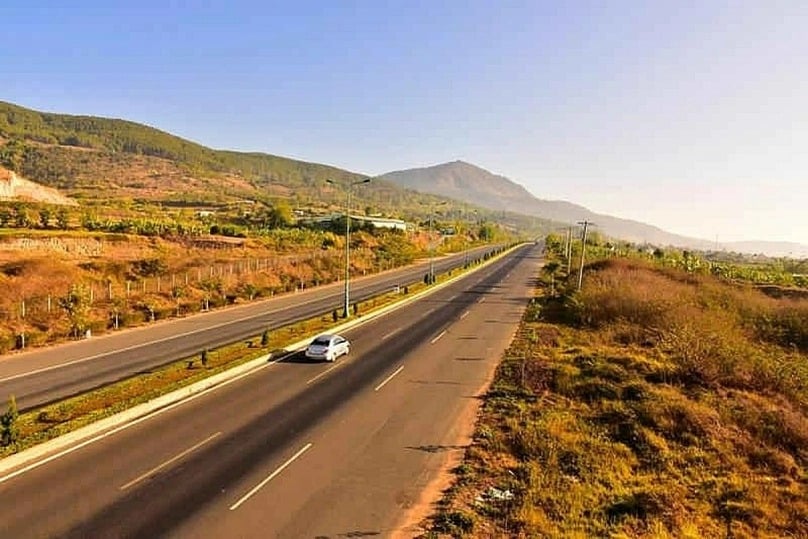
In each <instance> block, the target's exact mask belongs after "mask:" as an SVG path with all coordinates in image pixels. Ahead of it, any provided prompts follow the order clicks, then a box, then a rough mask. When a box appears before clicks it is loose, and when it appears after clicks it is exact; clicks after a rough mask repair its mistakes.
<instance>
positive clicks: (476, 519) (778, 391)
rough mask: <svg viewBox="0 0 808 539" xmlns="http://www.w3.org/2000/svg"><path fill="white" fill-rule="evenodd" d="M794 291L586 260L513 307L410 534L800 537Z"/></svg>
mask: <svg viewBox="0 0 808 539" xmlns="http://www.w3.org/2000/svg"><path fill="white" fill-rule="evenodd" d="M806 305H808V303H806V302H805V301H802V302H800V301H797V300H793V299H781V300H778V299H773V298H771V297H767V296H763V295H762V294H760V293H759V292H757V291H755V290H753V289H752V288H747V287H742V286H735V285H728V284H725V283H721V282H718V281H717V280H714V279H712V278H709V277H703V276H695V277H694V276H692V275H687V274H684V273H677V272H675V271H671V270H664V271H661V270H656V269H654V268H652V267H650V266H645V265H643V264H642V263H636V262H625V261H609V262H606V263H599V264H596V265H594V266H592V267H591V268H590V272H589V273H588V274H587V278H586V280H585V284H584V287H583V289H582V290H581V292H580V293H575V294H569V295H567V296H561V297H543V298H541V301H540V302H539V304H537V305H535V306H532V307H530V308H529V310H528V313H527V314H526V316H525V319H524V321H523V323H522V326H521V328H520V331H519V333H518V334H517V337H516V338H515V340H514V341H513V343H512V344H511V347H510V349H509V351H508V352H507V354H506V358H505V359H504V360H503V362H502V364H501V365H500V367H499V370H498V373H497V377H496V379H495V381H494V383H493V385H492V387H491V389H490V391H489V393H488V395H487V396H486V399H485V404H484V407H483V412H482V414H481V417H480V419H479V423H478V426H477V431H476V436H475V442H474V444H473V445H472V447H471V448H470V449H469V450H468V451H467V455H466V459H465V461H464V463H463V465H462V466H460V467H459V468H458V469H457V470H456V473H457V481H456V482H455V484H454V486H453V487H452V488H451V489H450V490H449V491H448V492H447V493H446V496H445V498H444V499H443V500H442V502H441V504H440V507H439V512H438V514H437V515H436V516H435V517H434V518H433V519H432V521H431V524H430V529H431V531H430V532H428V533H427V534H426V535H427V536H428V537H439V536H456V537H463V536H473V537H607V536H609V537H694V538H695V537H808V354H806V350H805V348H804V345H803V344H801V341H800V340H799V339H800V338H801V337H800V336H804V335H805V331H806V330H807V328H808V317H806V316H804V315H803V313H805V311H804V309H806ZM491 487H495V488H497V489H500V490H507V491H508V492H509V493H510V494H511V495H512V498H511V499H505V500H498V499H497V498H496V497H495V496H492V495H491V493H492V492H495V491H492V490H491ZM446 515H450V516H451V518H447V517H446Z"/></svg>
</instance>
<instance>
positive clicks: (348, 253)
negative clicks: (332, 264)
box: [326, 178, 370, 318]
mask: <svg viewBox="0 0 808 539" xmlns="http://www.w3.org/2000/svg"><path fill="white" fill-rule="evenodd" d="M326 182H327V183H330V184H332V185H338V184H337V182H335V181H334V180H330V179H329V180H326ZM363 183H370V178H365V179H364V180H358V181H355V182H350V183H348V184H347V185H346V188H347V191H348V198H347V202H346V206H345V298H344V302H345V304H344V305H343V311H342V317H343V318H348V317H349V316H350V313H351V310H350V307H351V284H350V281H351V260H350V256H351V193H352V192H353V188H354V186H356V185H361V184H363Z"/></svg>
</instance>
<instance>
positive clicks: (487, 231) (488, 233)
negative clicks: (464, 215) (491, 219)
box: [477, 223, 496, 241]
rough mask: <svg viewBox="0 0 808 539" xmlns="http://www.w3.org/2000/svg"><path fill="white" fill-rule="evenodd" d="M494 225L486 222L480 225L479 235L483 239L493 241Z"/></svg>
mask: <svg viewBox="0 0 808 539" xmlns="http://www.w3.org/2000/svg"><path fill="white" fill-rule="evenodd" d="M495 232H496V231H495V230H494V225H492V224H491V223H485V224H484V225H482V226H481V227H480V230H479V232H477V236H478V237H479V238H480V239H481V240H483V241H492V240H493V239H494V234H495Z"/></svg>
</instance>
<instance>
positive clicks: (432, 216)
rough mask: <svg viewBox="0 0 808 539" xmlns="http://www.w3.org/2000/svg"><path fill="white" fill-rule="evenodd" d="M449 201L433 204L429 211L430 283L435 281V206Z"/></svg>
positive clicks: (443, 204)
mask: <svg viewBox="0 0 808 539" xmlns="http://www.w3.org/2000/svg"><path fill="white" fill-rule="evenodd" d="M446 204H447V202H446V201H445V200H444V201H443V202H441V203H439V204H437V205H433V206H432V208H431V211H430V213H429V284H430V285H431V284H434V283H435V246H434V245H433V243H432V227H433V224H434V220H435V212H436V210H435V207H436V206H445V205H446Z"/></svg>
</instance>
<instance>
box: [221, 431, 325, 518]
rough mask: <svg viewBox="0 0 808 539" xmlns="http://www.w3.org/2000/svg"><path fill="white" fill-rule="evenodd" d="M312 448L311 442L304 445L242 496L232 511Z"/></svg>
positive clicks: (232, 506)
mask: <svg viewBox="0 0 808 539" xmlns="http://www.w3.org/2000/svg"><path fill="white" fill-rule="evenodd" d="M311 446H312V444H311V442H309V443H307V444H306V445H304V446H303V448H302V449H301V450H300V451H298V452H297V453H295V454H294V455H292V456H291V457H289V460H287V461H286V462H284V463H283V464H281V465H280V466H279V467H278V468H276V469H275V471H274V472H272V473H271V474H269V476H268V477H267V478H266V479H264V480H263V481H261V482H260V483H258V484H257V485H255V486H254V487H253V488H252V489H251V490H250V491H249V492H248V493H247V494H245V495H244V496H242V497H241V498H240V499H239V500H238V501H237V502H236V503H234V504H233V505H231V506H230V510H231V511H235V510H236V509H238V508H239V506H240V505H241V504H243V503H244V502H246V501H247V500H249V499H250V498H251V497H252V496H253V495H254V494H255V493H256V492H258V491H259V490H261V489H262V488H263V487H264V485H266V484H267V483H269V482H270V481H272V480H273V479H275V477H276V476H277V475H278V474H279V473H281V472H282V471H283V470H285V469H286V467H287V466H289V465H290V464H292V463H293V462H294V461H295V460H297V459H298V458H299V457H300V455H302V454H303V453H305V452H306V451H308V450H309V449H311Z"/></svg>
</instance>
